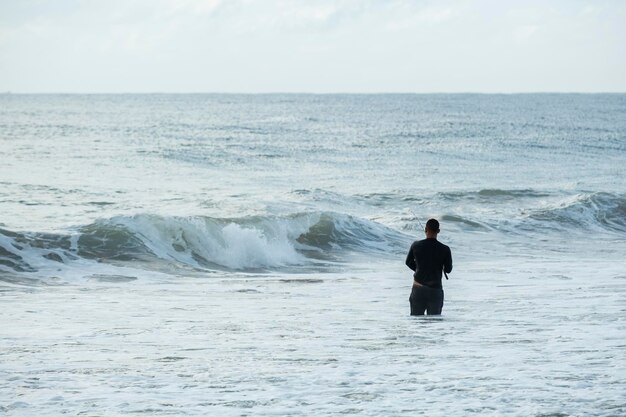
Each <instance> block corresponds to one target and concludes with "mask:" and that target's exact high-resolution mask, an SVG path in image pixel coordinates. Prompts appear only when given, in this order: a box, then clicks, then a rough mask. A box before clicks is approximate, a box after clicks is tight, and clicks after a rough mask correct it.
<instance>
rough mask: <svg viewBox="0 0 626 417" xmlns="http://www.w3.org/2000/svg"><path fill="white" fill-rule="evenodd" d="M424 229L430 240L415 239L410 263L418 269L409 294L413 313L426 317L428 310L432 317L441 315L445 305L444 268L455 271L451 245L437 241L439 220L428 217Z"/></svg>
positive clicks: (427, 238) (410, 253)
mask: <svg viewBox="0 0 626 417" xmlns="http://www.w3.org/2000/svg"><path fill="white" fill-rule="evenodd" d="M424 232H425V233H426V239H424V240H416V241H415V242H413V244H412V245H411V249H409V254H408V255H407V257H406V265H407V266H408V267H409V268H411V269H412V270H413V271H415V273H414V274H413V289H412V290H411V296H410V297H409V302H410V303H411V315H412V316H423V315H424V311H426V312H427V313H428V315H429V316H430V315H433V314H441V309H442V308H443V288H442V286H441V271H444V272H445V273H446V274H448V273H449V272H451V271H452V253H451V252H450V248H449V247H447V246H446V245H444V244H443V243H441V242H439V241H438V240H437V234H438V233H439V222H438V221H437V220H435V219H430V220H428V221H427V222H426V228H425V229H424ZM447 278H448V276H447V275H446V279H447Z"/></svg>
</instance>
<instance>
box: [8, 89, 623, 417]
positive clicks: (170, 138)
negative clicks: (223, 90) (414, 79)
mask: <svg viewBox="0 0 626 417" xmlns="http://www.w3.org/2000/svg"><path fill="white" fill-rule="evenodd" d="M0 158H1V161H2V163H1V164H0V214H1V216H0V305H1V306H2V308H1V309H0V322H1V323H2V326H0V414H2V415H7V416H32V415H48V416H55V415H61V414H69V415H84V416H101V415H107V416H117V415H120V416H122V415H142V414H143V415H151V416H152V415H154V416H161V415H175V416H179V415H180V416H183V415H189V416H205V415H225V416H228V415H233V416H240V415H255V416H256V415H281V416H282V415H293V416H296V415H302V416H305V415H306V416H308V415H338V414H349V415H350V414H352V415H371V416H379V415H388V416H405V415H406V416H408V415H415V414H428V415H433V416H439V415H441V416H449V415H463V416H465V415H480V416H483V415H493V416H500V415H506V416H509V415H513V416H514V415H519V416H544V417H545V416H553V417H556V416H603V417H608V416H623V415H626V395H625V393H626V382H625V381H626V355H624V352H625V351H626V349H625V348H626V341H625V340H626V339H625V338H624V335H626V331H625V330H626V314H625V313H626V272H625V267H626V260H625V259H626V258H625V256H624V254H625V253H626V95H624V94H521V95H516V94H513V95H480V94H452V95H446V94H439V95H413V94H400V95H393V94H378V95H343V94H339V95H307V94H302V95H299V94H267V95H232V94H223V95H222V94H189V95H185V94H180V95H165V94H154V95H132V94H127V95H15V94H0ZM430 217H435V218H438V219H439V220H440V222H441V228H442V232H441V234H440V237H439V238H440V240H441V241H442V242H444V243H446V244H447V245H449V246H450V247H451V249H452V254H453V260H454V270H453V272H452V274H450V280H449V281H444V283H443V285H444V291H445V304H444V309H443V315H442V316H441V317H420V318H417V317H410V316H409V305H408V296H409V294H410V289H411V280H412V276H411V271H410V270H409V269H408V268H407V267H406V266H405V265H404V259H405V256H406V253H407V251H408V248H409V246H410V244H411V243H412V241H413V240H415V239H421V238H422V237H423V231H422V226H421V225H423V224H424V223H425V221H426V220H428V218H430Z"/></svg>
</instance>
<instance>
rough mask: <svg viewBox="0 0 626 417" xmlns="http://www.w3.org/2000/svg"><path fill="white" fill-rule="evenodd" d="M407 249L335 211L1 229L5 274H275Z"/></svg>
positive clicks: (389, 233)
mask: <svg viewBox="0 0 626 417" xmlns="http://www.w3.org/2000/svg"><path fill="white" fill-rule="evenodd" d="M405 244H406V236H405V235H403V234H402V233H401V232H397V231H394V230H393V229H390V228H387V227H385V226H383V225H381V224H379V223H375V222H372V221H369V220H366V219H361V218H357V217H353V216H349V215H344V214H339V213H332V212H317V213H299V214H294V215H290V216H283V217H277V216H267V217H262V216H256V217H244V218H235V219H219V218H212V217H202V216H197V217H164V216H157V215H149V214H142V215H135V216H120V217H114V218H111V219H106V220H101V221H97V222H95V223H92V224H89V225H86V226H82V227H80V228H78V229H77V230H75V231H73V232H72V233H67V234H54V233H30V232H26V233H16V232H12V231H9V230H5V229H0V271H1V270H2V269H4V270H9V271H13V272H36V271H38V270H41V269H46V268H48V269H49V268H50V267H54V266H58V265H59V264H68V263H71V262H72V261H84V260H90V261H98V262H105V263H114V264H122V265H124V264H128V263H131V262H132V264H133V265H137V264H140V263H144V264H150V263H156V264H160V265H163V264H166V265H170V266H180V267H191V268H197V269H202V270H207V269H209V270H252V269H275V268H280V267H284V266H289V265H303V264H306V263H310V262H324V261H336V260H339V259H340V258H339V257H340V254H341V253H342V252H345V251H353V252H379V253H387V252H390V251H392V252H393V251H394V250H396V248H399V247H403V246H404V245H405Z"/></svg>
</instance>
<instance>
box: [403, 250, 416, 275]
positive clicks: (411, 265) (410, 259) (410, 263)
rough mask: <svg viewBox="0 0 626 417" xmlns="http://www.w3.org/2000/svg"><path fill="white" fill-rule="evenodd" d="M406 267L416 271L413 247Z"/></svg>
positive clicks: (407, 257)
mask: <svg viewBox="0 0 626 417" xmlns="http://www.w3.org/2000/svg"><path fill="white" fill-rule="evenodd" d="M405 263H406V266H408V267H409V268H411V269H412V270H413V271H415V267H416V265H415V256H414V255H413V245H411V248H410V249H409V253H408V255H406V262H405Z"/></svg>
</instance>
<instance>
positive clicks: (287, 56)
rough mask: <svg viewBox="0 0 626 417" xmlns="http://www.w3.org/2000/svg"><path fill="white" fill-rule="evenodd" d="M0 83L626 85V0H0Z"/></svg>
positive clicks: (180, 87)
mask: <svg viewBox="0 0 626 417" xmlns="http://www.w3.org/2000/svg"><path fill="white" fill-rule="evenodd" d="M0 91H12V92H319V93H321V92H418V93H419V92H551V91H577V92H598V91H600V92H626V1H621V0H613V1H609V0H607V1H603V0H598V1H583V0H553V1H550V0H541V1H532V0H531V1H504V0H475V1H471V0H440V1H424V0H360V1H358V0H308V1H305V0H136V1H133V0H99V1H96V0H49V1H47V0H0Z"/></svg>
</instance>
